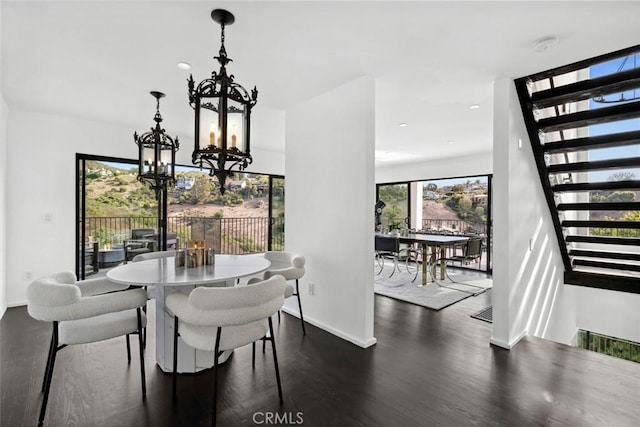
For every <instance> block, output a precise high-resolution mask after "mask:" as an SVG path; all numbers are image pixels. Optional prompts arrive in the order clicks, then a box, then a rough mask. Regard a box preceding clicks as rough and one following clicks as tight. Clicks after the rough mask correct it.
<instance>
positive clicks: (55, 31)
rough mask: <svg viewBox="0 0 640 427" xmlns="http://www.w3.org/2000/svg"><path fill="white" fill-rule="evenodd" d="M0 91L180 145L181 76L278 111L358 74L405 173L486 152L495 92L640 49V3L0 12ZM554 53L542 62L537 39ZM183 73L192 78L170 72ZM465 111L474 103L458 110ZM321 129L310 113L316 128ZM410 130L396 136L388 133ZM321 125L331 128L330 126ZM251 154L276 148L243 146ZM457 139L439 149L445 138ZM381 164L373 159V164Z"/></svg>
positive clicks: (27, 6)
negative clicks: (152, 132) (221, 63)
mask: <svg viewBox="0 0 640 427" xmlns="http://www.w3.org/2000/svg"><path fill="white" fill-rule="evenodd" d="M0 6H1V7H2V10H1V17H2V22H1V37H2V51H1V52H2V91H3V94H4V97H5V99H6V101H7V103H8V104H9V106H10V107H11V106H12V105H17V106H21V107H23V108H29V109H34V110H42V111H45V112H53V113H59V114H65V115H72V116H79V117H86V118H93V119H99V120H103V121H107V122H113V123H118V124H123V125H125V126H128V127H131V129H132V130H140V129H144V128H146V127H147V126H151V124H152V120H151V119H152V117H153V112H154V109H155V105H154V103H155V101H154V100H153V98H151V96H150V95H149V91H151V90H160V91H163V92H165V93H166V94H167V98H165V99H164V100H163V101H162V104H161V112H162V114H163V117H164V118H165V122H164V124H165V127H166V129H167V131H168V132H169V133H170V134H178V135H185V136H188V135H191V134H192V126H193V125H192V115H193V113H192V111H191V109H190V107H189V106H188V104H187V85H186V79H187V77H188V75H189V73H190V72H191V73H193V75H194V79H195V80H196V82H198V81H200V80H202V79H204V78H205V77H208V76H209V74H210V73H211V71H213V70H217V69H218V65H217V62H216V61H214V60H213V59H212V57H213V56H214V55H216V54H217V51H218V49H219V45H220V27H219V26H218V25H217V24H215V23H214V22H213V21H212V20H211V18H210V12H211V10H212V9H214V8H225V9H228V10H230V11H231V12H232V13H234V14H235V17H236V23H235V24H233V25H232V26H230V27H228V28H227V32H226V43H225V44H226V46H227V52H228V54H229V57H231V58H232V59H233V60H234V62H232V63H231V64H230V65H229V66H228V69H229V71H230V73H232V74H234V75H235V76H236V81H237V82H238V83H240V84H242V85H244V86H245V87H246V88H247V89H250V88H252V87H253V86H254V85H255V86H257V87H258V90H259V97H258V105H257V106H256V108H255V110H254V116H255V115H258V114H260V110H261V109H286V108H287V107H290V106H293V105H295V104H296V103H299V102H301V101H304V100H306V99H309V98H311V97H313V96H315V95H317V94H320V93H323V92H325V91H327V90H329V89H331V88H333V87H336V86H338V85H340V84H342V83H346V82H348V81H349V80H351V79H354V78H357V77H359V76H363V75H370V76H373V77H374V78H375V79H376V142H375V143H376V150H379V151H381V152H387V153H388V156H389V158H397V160H395V161H396V162H408V161H411V162H415V161H424V160H432V159H439V158H445V157H449V156H457V155H464V154H471V153H477V152H487V151H490V150H491V149H492V137H491V129H492V82H493V81H494V80H495V79H496V78H500V77H514V78H515V77H521V76H524V75H527V74H531V73H534V72H537V71H542V70H546V69H549V68H552V67H555V66H559V65H564V64H568V63H571V62H574V61H578V60H581V59H586V58H590V57H593V56H596V55H600V54H604V53H607V52H611V51H614V50H618V49H622V48H626V47H629V46H632V45H635V44H638V43H639V42H640V37H639V36H640V31H639V28H640V27H639V26H638V17H639V16H640V2H612V1H609V2H539V1H534V2H482V1H473V2H430V1H422V2H421V1H413V2H399V1H386V2H383V1H375V2H364V1H357V2H337V1H336V2H326V1H325V2H309V1H297V2H296V1H279V2H269V1H254V2H246V1H234V2H213V1H195V2H193V1H174V2H172V1H161V0H156V1H108V2H97V1H75V2H57V1H42V2H34V1H2V2H1V3H0ZM550 35H555V36H557V37H558V38H559V39H560V42H559V43H558V44H557V45H556V46H555V47H554V48H552V49H550V50H547V51H546V52H543V53H537V52H536V51H535V50H534V44H535V41H536V40H538V39H540V38H543V37H546V36H550ZM179 61H185V62H189V63H190V64H191V65H192V69H191V71H190V72H189V71H183V70H180V69H178V68H177V66H176V63H177V62H179ZM471 104H479V105H480V108H479V109H477V110H470V109H469V106H470V105H471ZM318 120H319V122H321V121H322V118H321V117H319V118H318ZM402 122H405V123H408V126H407V127H400V126H399V124H400V123H402ZM323 125H326V126H331V123H325V124H323ZM252 137H253V138H252V146H254V147H260V148H263V149H268V150H283V149H284V145H283V143H276V144H275V145H274V143H273V142H269V143H267V141H268V138H260V135H252ZM450 140H451V141H453V143H448V141H450ZM380 164H383V163H380Z"/></svg>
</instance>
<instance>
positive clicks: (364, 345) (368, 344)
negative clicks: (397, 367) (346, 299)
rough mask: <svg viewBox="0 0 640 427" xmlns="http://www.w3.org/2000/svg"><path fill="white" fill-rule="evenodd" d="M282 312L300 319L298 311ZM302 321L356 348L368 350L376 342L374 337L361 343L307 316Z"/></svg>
mask: <svg viewBox="0 0 640 427" xmlns="http://www.w3.org/2000/svg"><path fill="white" fill-rule="evenodd" d="M282 311H284V312H285V313H287V314H290V315H292V316H294V317H297V318H298V319H299V318H300V313H299V312H298V311H293V310H291V309H289V308H287V307H282ZM304 321H305V322H307V323H310V324H312V325H313V326H317V327H318V328H320V329H324V330H325V331H327V332H329V333H331V334H333V335H335V336H337V337H339V338H342V339H343V340H345V341H349V342H350V343H353V344H355V345H357V346H358V347H362V348H369V347H371V346H372V345H374V344H375V343H376V342H377V341H378V340H377V339H376V338H375V337H372V338H371V339H368V340H366V341H362V340H360V339H358V338H355V337H353V336H351V335H349V334H345V333H344V332H342V331H339V330H337V329H335V328H333V327H332V326H329V325H327V324H326V323H323V322H319V321H317V320H315V319H313V318H311V319H310V318H309V317H307V316H305V317H304Z"/></svg>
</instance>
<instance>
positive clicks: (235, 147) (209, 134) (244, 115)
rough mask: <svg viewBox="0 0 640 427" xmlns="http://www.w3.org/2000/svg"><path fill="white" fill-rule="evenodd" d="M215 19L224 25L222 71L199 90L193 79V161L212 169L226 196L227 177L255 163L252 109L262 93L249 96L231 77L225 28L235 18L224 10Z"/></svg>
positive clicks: (216, 13) (213, 75)
mask: <svg viewBox="0 0 640 427" xmlns="http://www.w3.org/2000/svg"><path fill="white" fill-rule="evenodd" d="M211 19H213V20H214V21H215V22H217V23H218V24H220V26H221V28H222V30H221V46H220V52H219V53H218V56H216V57H214V58H215V59H217V60H218V62H219V63H220V71H218V72H217V73H216V72H215V71H213V72H212V73H211V78H209V79H205V80H203V81H201V82H200V83H199V84H198V85H197V86H196V85H195V82H194V81H193V75H191V76H189V80H188V83H189V104H190V105H191V107H192V108H193V109H194V111H195V145H194V149H193V155H192V161H193V163H194V164H195V165H198V166H200V167H206V168H208V169H209V175H211V176H216V177H217V178H218V182H219V183H220V192H221V193H222V194H224V191H225V182H226V180H227V176H228V175H229V174H231V173H233V169H234V168H236V167H237V168H238V170H239V171H242V170H244V169H245V168H246V167H247V166H248V165H249V164H251V162H252V161H253V158H252V157H251V152H250V146H249V136H250V121H251V108H253V106H254V105H255V104H256V102H257V99H258V90H257V89H256V88H255V87H254V88H253V90H252V91H251V95H249V92H248V91H247V90H246V89H245V88H244V87H242V86H241V85H239V84H238V83H235V82H234V81H233V79H234V76H233V74H231V75H228V74H227V68H226V66H227V64H228V63H229V62H231V59H230V58H228V57H227V51H226V49H225V47H224V29H225V26H227V25H231V24H233V23H234V21H235V18H234V16H233V14H231V13H230V12H228V11H226V10H223V9H215V10H214V11H212V12H211Z"/></svg>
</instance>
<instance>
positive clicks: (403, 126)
mask: <svg viewBox="0 0 640 427" xmlns="http://www.w3.org/2000/svg"><path fill="white" fill-rule="evenodd" d="M407 126H409V125H408V124H406V123H400V127H401V128H406V127H407Z"/></svg>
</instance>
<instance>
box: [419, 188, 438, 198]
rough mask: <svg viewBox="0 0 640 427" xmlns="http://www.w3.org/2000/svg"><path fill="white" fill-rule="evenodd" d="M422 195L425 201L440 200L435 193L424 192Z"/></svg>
mask: <svg viewBox="0 0 640 427" xmlns="http://www.w3.org/2000/svg"><path fill="white" fill-rule="evenodd" d="M422 194H423V197H424V198H425V199H427V200H438V199H439V198H440V195H439V194H438V193H436V192H435V191H430V190H426V191H424V192H423V193H422Z"/></svg>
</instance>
